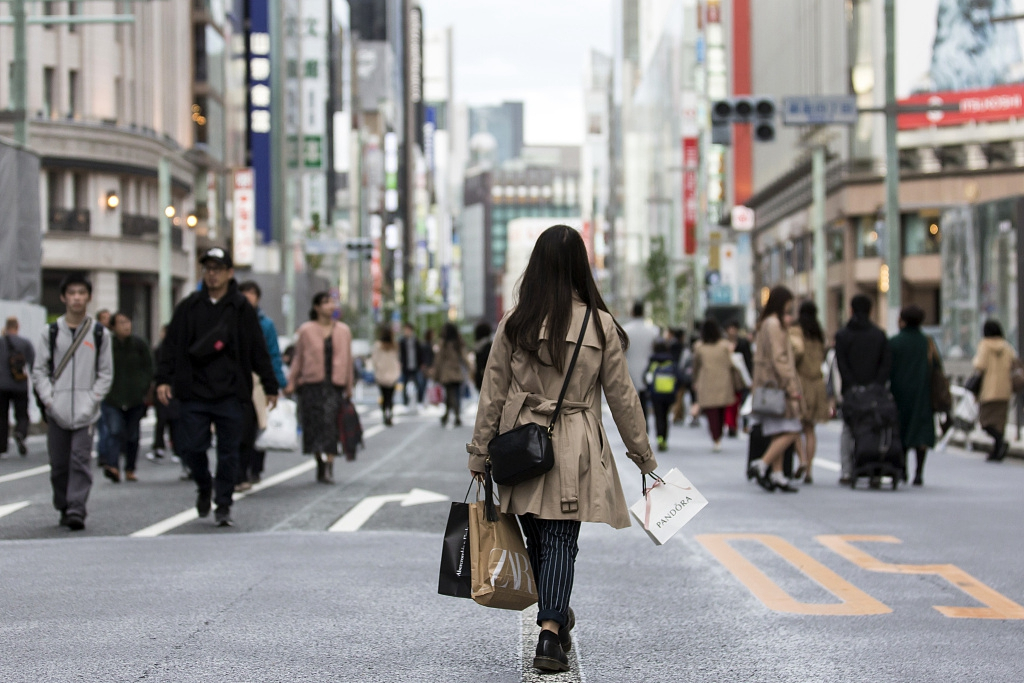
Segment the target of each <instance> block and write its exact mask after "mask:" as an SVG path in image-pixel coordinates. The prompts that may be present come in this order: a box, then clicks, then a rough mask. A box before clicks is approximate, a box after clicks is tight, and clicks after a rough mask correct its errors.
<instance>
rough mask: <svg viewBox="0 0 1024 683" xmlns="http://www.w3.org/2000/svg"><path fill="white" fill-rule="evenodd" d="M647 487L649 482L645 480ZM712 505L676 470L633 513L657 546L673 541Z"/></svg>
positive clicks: (648, 491)
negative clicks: (677, 534) (705, 508)
mask: <svg viewBox="0 0 1024 683" xmlns="http://www.w3.org/2000/svg"><path fill="white" fill-rule="evenodd" d="M644 482H645V487H646V479H645V480H644ZM707 504H708V499H707V498H705V497H704V496H703V495H701V492H700V491H698V490H697V489H696V487H695V486H694V485H693V484H691V483H690V480H689V479H687V478H686V477H684V476H683V473H682V472H680V471H679V470H678V469H676V468H674V467H673V468H672V469H671V470H669V472H668V474H666V475H665V476H664V477H661V478H655V480H654V485H653V486H651V487H650V488H647V489H646V492H645V493H644V497H643V498H641V499H640V500H638V501H637V502H636V503H634V504H633V506H632V507H631V508H629V511H630V512H632V513H633V516H634V517H636V518H637V520H638V521H639V522H640V524H642V525H643V527H644V531H646V532H647V535H648V536H650V537H651V540H652V541H654V542H655V543H656V544H657V545H662V544H664V543H665V541H667V540H668V539H670V538H672V536H674V535H675V533H676V532H677V531H679V530H680V529H682V528H683V525H685V524H686V523H687V522H689V521H690V520H691V519H693V518H694V517H695V516H696V515H697V513H698V512H700V511H701V510H703V509H704V506H705V505H707Z"/></svg>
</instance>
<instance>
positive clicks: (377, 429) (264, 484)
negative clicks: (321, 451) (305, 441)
mask: <svg viewBox="0 0 1024 683" xmlns="http://www.w3.org/2000/svg"><path fill="white" fill-rule="evenodd" d="M384 429H385V427H384V425H374V426H372V427H370V428H368V429H366V430H365V431H363V438H364V439H370V438H373V437H374V436H377V435H378V434H380V433H381V432H383V431H384ZM315 467H316V461H315V460H312V459H310V460H307V461H306V462H304V463H302V464H301V465H296V466H295V467H291V468H289V469H287V470H285V471H284V472H278V473H277V474H275V475H274V476H272V477H267V478H266V479H264V480H263V481H261V482H260V483H259V484H256V485H255V486H253V487H252V488H251V489H249V490H248V491H245V492H244V493H236V494H235V495H234V497H233V500H235V501H239V500H241V499H243V498H246V497H248V496H251V495H252V494H254V493H259V492H260V491H265V490H267V489H268V488H270V487H271V486H277V485H278V484H280V483H282V482H285V481H288V480H289V479H294V478H295V477H298V476H300V475H302V474H305V473H306V472H309V471H310V470H312V469H314V468H315ZM195 519H199V513H198V512H196V509H195V508H194V507H192V508H189V509H188V510H183V511H181V512H179V513H178V514H176V515H174V516H172V517H168V518H167V519H165V520H162V521H160V522H157V523H156V524H151V525H150V526H147V527H146V528H145V529H139V530H138V531H136V532H135V533H132V534H129V536H131V537H133V538H153V537H155V536H160V535H161V534H165V533H167V532H168V531H171V530H173V529H177V528H178V527H180V526H182V525H183V524H188V523H189V522H191V521H192V520H195Z"/></svg>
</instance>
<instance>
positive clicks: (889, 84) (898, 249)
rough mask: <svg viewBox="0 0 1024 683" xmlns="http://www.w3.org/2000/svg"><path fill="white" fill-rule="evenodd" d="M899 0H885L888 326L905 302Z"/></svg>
mask: <svg viewBox="0 0 1024 683" xmlns="http://www.w3.org/2000/svg"><path fill="white" fill-rule="evenodd" d="M896 113H897V111H896V0H885V267H887V268H888V269H889V277H888V281H889V292H888V296H887V298H886V304H887V311H886V327H887V329H888V331H889V333H890V334H895V333H896V332H897V330H898V327H899V325H898V321H899V315H900V308H901V307H902V305H903V253H902V252H903V249H902V246H903V245H902V241H903V240H902V237H903V236H902V234H901V231H900V160H899V150H898V149H897V147H896Z"/></svg>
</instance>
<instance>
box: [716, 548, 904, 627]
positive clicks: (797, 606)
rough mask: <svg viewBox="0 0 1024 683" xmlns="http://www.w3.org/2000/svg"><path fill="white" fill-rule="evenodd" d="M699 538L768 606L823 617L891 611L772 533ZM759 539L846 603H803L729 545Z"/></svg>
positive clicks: (776, 609)
mask: <svg viewBox="0 0 1024 683" xmlns="http://www.w3.org/2000/svg"><path fill="white" fill-rule="evenodd" d="M697 540H698V541H700V542H701V544H702V545H703V546H704V547H705V548H707V549H708V551H709V552H710V553H711V554H712V555H714V556H715V558H716V559H717V560H718V561H719V562H721V563H722V564H723V565H724V566H725V568H726V569H728V570H729V571H730V572H732V574H733V576H735V577H736V578H737V579H739V580H740V581H741V582H742V583H743V584H744V585H745V586H746V587H747V588H748V589H750V592H751V593H753V594H754V597H756V598H757V599H758V600H760V601H761V602H762V603H764V605H765V607H767V608H768V609H770V610H774V611H776V612H786V613H789V614H810V615H822V616H854V615H868V614H889V613H890V612H892V610H891V609H889V607H888V606H886V605H885V604H883V603H881V602H879V601H878V600H875V599H874V598H873V597H871V596H870V595H868V594H867V593H865V592H864V591H862V590H860V589H859V588H857V587H856V586H854V585H853V584H851V583H849V582H848V581H846V580H845V579H843V578H842V577H841V576H839V575H838V574H836V573H835V572H833V571H832V570H831V569H829V568H828V567H826V566H825V565H823V564H821V563H820V562H818V561H817V560H815V559H814V558H812V557H810V556H809V555H807V554H805V553H803V552H801V551H800V550H798V549H797V548H795V547H794V546H792V545H790V544H789V543H787V542H786V541H784V540H783V539H781V538H779V537H778V536H773V535H771V534H703V535H700V536H697ZM738 540H747V541H758V542H760V543H761V544H763V545H765V546H767V547H768V548H771V549H772V550H773V551H774V552H775V553H776V554H778V555H779V556H781V557H782V558H783V559H785V560H786V561H787V562H789V563H790V564H791V565H793V566H794V567H796V568H797V569H799V570H800V571H801V572H803V573H804V574H805V575H806V576H808V577H809V578H810V579H812V580H813V581H815V582H817V583H818V584H819V585H820V586H821V587H822V588H824V589H825V590H827V591H828V592H830V593H832V594H833V595H835V596H836V597H837V598H838V599H839V600H841V601H842V602H840V603H838V604H821V603H808V602H800V601H798V600H796V599H794V598H793V596H791V595H790V594H789V593H787V592H786V591H784V590H782V588H780V587H779V585H778V584H776V583H775V582H774V581H772V580H771V579H769V578H768V577H767V576H766V575H765V574H764V572H762V571H761V570H760V569H758V568H757V567H756V566H754V564H753V563H752V562H750V561H749V560H748V559H747V558H745V557H743V555H742V554H741V553H739V552H738V551H737V550H736V549H734V548H733V547H732V546H731V545H729V541H738Z"/></svg>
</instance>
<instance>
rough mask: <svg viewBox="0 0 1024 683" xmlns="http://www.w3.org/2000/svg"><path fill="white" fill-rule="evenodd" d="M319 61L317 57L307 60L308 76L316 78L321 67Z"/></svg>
mask: <svg viewBox="0 0 1024 683" xmlns="http://www.w3.org/2000/svg"><path fill="white" fill-rule="evenodd" d="M319 66H320V65H319V63H317V61H316V60H315V59H307V60H306V78H316V75H317V73H318V69H319Z"/></svg>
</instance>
